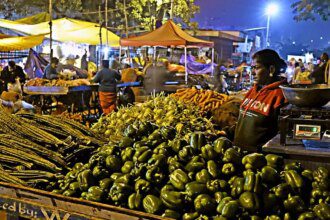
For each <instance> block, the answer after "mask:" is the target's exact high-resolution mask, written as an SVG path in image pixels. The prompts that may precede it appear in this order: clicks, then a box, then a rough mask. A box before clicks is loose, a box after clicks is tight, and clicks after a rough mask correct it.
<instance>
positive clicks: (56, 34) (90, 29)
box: [0, 18, 119, 47]
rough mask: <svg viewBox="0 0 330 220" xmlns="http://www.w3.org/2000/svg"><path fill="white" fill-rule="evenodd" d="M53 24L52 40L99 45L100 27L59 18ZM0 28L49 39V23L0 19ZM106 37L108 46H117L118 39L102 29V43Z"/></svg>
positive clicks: (85, 22)
mask: <svg viewBox="0 0 330 220" xmlns="http://www.w3.org/2000/svg"><path fill="white" fill-rule="evenodd" d="M52 24H53V40H56V41H61V42H69V41H70V42H75V43H84V44H90V45H98V44H100V27H99V24H97V23H92V22H87V21H82V20H77V19H71V18H61V19H57V20H53V21H52ZM0 27H4V28H8V29H11V30H15V31H19V32H22V33H25V34H29V35H37V34H45V37H48V38H49V32H50V30H49V22H48V21H46V22H41V23H38V24H25V23H21V22H20V20H18V21H9V20H5V19H0ZM106 35H108V43H109V46H112V47H116V46H119V37H118V36H117V35H115V34H114V33H112V32H111V31H108V30H106V29H105V28H102V43H103V44H104V43H106V42H107V39H106Z"/></svg>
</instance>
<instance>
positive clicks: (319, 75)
mask: <svg viewBox="0 0 330 220" xmlns="http://www.w3.org/2000/svg"><path fill="white" fill-rule="evenodd" d="M320 61H321V63H320V65H319V66H318V67H316V68H315V69H314V71H313V72H312V73H311V75H310V77H311V79H312V83H313V84H324V83H328V82H329V80H328V77H327V74H326V68H327V65H328V61H329V55H328V54H327V53H323V54H322V55H321V59H320Z"/></svg>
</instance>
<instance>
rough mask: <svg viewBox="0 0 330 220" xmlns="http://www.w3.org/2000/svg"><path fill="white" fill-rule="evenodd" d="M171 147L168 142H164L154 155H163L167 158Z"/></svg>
mask: <svg viewBox="0 0 330 220" xmlns="http://www.w3.org/2000/svg"><path fill="white" fill-rule="evenodd" d="M169 150H170V147H169V146H168V144H167V142H163V143H161V144H159V145H158V146H157V147H156V148H155V149H154V150H153V151H152V153H153V154H162V155H164V156H165V157H166V156H168V155H169Z"/></svg>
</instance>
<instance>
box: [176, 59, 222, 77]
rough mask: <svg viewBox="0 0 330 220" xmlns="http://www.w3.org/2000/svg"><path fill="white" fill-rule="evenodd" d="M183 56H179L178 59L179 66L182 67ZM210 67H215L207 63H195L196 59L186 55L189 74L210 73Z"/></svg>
mask: <svg viewBox="0 0 330 220" xmlns="http://www.w3.org/2000/svg"><path fill="white" fill-rule="evenodd" d="M184 63H185V61H184V55H182V56H181V59H180V64H183V65H184ZM212 65H213V68H215V67H216V66H217V64H215V63H213V64H212V63H208V64H203V63H199V62H196V59H195V57H194V56H192V55H187V71H188V73H189V74H207V73H212Z"/></svg>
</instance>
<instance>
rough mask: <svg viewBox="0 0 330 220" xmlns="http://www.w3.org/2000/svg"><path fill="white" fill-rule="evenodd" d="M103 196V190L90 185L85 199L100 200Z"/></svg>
mask: <svg viewBox="0 0 330 220" xmlns="http://www.w3.org/2000/svg"><path fill="white" fill-rule="evenodd" d="M103 197H104V191H103V189H101V188H100V187H98V186H92V187H90V188H89V189H88V192H87V195H86V199H87V200H90V201H95V202H100V201H101V200H102V199H103Z"/></svg>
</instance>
